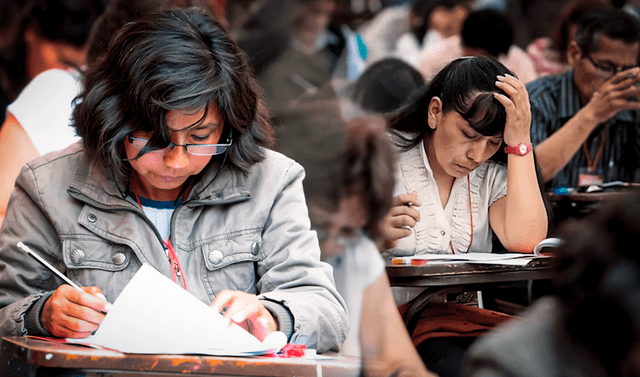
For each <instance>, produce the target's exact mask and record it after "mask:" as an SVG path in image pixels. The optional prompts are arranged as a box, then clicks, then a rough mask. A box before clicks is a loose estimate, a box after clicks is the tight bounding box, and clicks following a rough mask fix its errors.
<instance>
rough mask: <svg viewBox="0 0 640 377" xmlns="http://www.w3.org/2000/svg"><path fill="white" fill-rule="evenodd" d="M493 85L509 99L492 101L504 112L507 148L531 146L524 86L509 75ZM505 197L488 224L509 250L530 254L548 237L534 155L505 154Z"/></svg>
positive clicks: (490, 216)
mask: <svg viewBox="0 0 640 377" xmlns="http://www.w3.org/2000/svg"><path fill="white" fill-rule="evenodd" d="M496 85H497V86H498V87H499V88H500V89H502V90H504V91H505V92H506V93H507V94H508V95H509V97H506V96H504V95H503V94H498V93H496V94H495V95H494V96H495V98H496V99H497V100H498V101H500V103H502V105H503V106H504V107H505V109H506V111H507V121H506V125H505V129H504V141H505V142H506V143H507V144H508V145H517V144H519V143H531V133H530V130H531V108H530V104H529V95H528V93H527V89H526V87H525V86H524V84H523V83H522V82H521V81H520V80H518V79H516V78H515V77H512V76H508V75H507V76H498V81H497V82H496ZM507 166H508V167H507V170H508V172H507V187H508V195H507V196H505V197H504V198H501V199H498V200H497V201H496V202H495V203H494V204H493V205H492V206H491V208H489V222H490V223H491V228H492V229H493V231H494V232H495V233H496V235H497V236H498V238H499V239H500V241H501V242H502V245H503V246H504V247H505V248H506V249H507V250H509V251H514V252H520V253H530V252H532V251H533V248H534V247H535V245H536V244H538V243H539V242H540V241H542V240H543V239H544V238H545V237H546V235H547V227H548V220H547V213H546V209H545V206H544V202H543V200H542V193H541V192H540V187H539V185H538V180H537V176H536V168H535V162H534V159H533V153H527V154H526V155H525V156H518V155H515V154H509V155H508V162H507Z"/></svg>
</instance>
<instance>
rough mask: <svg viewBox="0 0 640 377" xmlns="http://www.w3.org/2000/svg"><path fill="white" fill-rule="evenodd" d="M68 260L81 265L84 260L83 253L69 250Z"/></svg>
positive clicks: (77, 250) (78, 250)
mask: <svg viewBox="0 0 640 377" xmlns="http://www.w3.org/2000/svg"><path fill="white" fill-rule="evenodd" d="M69 258H70V259H71V261H72V262H73V264H82V262H84V259H85V255H84V251H82V250H80V249H74V250H71V253H69Z"/></svg>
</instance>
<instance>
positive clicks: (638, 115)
mask: <svg viewBox="0 0 640 377" xmlns="http://www.w3.org/2000/svg"><path fill="white" fill-rule="evenodd" d="M639 54H640V21H639V20H638V19H637V18H636V17H634V16H633V15H630V14H628V13H626V12H625V11H622V10H619V9H611V10H600V11H599V12H597V13H595V14H593V15H591V16H590V17H587V19H585V20H584V21H583V22H582V23H581V24H580V26H579V27H578V29H577V31H576V34H575V37H574V39H573V41H571V42H570V44H569V47H568V50H567V60H568V62H569V64H570V65H571V67H572V69H571V70H569V71H568V72H566V73H564V74H561V75H554V76H546V77H542V78H540V79H538V80H536V81H533V82H531V83H529V84H528V85H527V89H528V90H529V97H530V100H531V113H532V127H531V133H532V141H533V144H534V145H535V152H536V157H537V161H538V164H539V165H540V169H541V172H542V178H543V179H544V181H545V182H546V183H547V185H548V187H550V188H555V187H559V186H565V187H577V186H587V185H592V184H602V183H604V182H609V181H615V180H621V181H625V182H630V181H633V180H634V175H635V174H636V170H637V169H638V168H639V166H640V165H639V161H640V157H639V154H640V136H639V135H640V112H639V111H638V110H639V109H640V102H638V98H639V97H640V89H639V88H638V86H639V85H640V74H639V72H640V68H639V67H638V56H639Z"/></svg>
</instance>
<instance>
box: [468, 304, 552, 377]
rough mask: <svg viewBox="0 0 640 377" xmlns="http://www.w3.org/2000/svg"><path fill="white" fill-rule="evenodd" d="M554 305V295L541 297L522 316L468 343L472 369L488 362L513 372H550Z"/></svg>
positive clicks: (533, 373)
mask: <svg viewBox="0 0 640 377" xmlns="http://www.w3.org/2000/svg"><path fill="white" fill-rule="evenodd" d="M557 309H558V308H557V302H556V300H555V299H554V298H551V297H547V298H541V299H540V300H538V302H536V303H535V304H534V305H533V306H532V307H530V308H529V309H528V310H527V311H526V312H525V313H523V315H522V316H520V317H518V318H516V319H514V320H511V321H507V322H504V323H503V324H500V325H498V326H497V327H496V328H495V329H494V330H492V331H491V332H490V333H489V334H487V336H485V337H483V338H481V339H479V340H478V342H476V343H475V344H473V345H472V346H471V348H470V350H469V366H470V367H471V369H472V370H474V369H476V370H481V369H482V366H490V367H492V368H498V369H499V370H501V371H502V372H505V373H507V374H508V375H514V376H535V375H540V376H543V375H553V374H549V372H550V371H549V370H546V369H547V368H553V364H554V363H553V362H552V360H549V359H548V357H553V355H554V349H555V344H556V342H555V339H556V334H557V331H556V327H557V318H556V317H557V315H555V313H556V312H557ZM537 349H541V350H544V351H545V352H542V353H541V352H536V350H537ZM516 359H517V360H519V362H518V363H514V362H513V360H516Z"/></svg>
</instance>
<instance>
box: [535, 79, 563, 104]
mask: <svg viewBox="0 0 640 377" xmlns="http://www.w3.org/2000/svg"><path fill="white" fill-rule="evenodd" d="M564 80H565V77H564V74H563V75H548V76H543V77H540V78H538V79H536V80H533V81H531V82H529V83H528V84H527V91H528V92H529V98H530V99H531V100H532V102H533V101H535V100H536V99H537V98H540V97H544V96H550V95H556V93H557V92H558V91H559V90H560V86H561V84H562V82H563V81H564Z"/></svg>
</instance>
